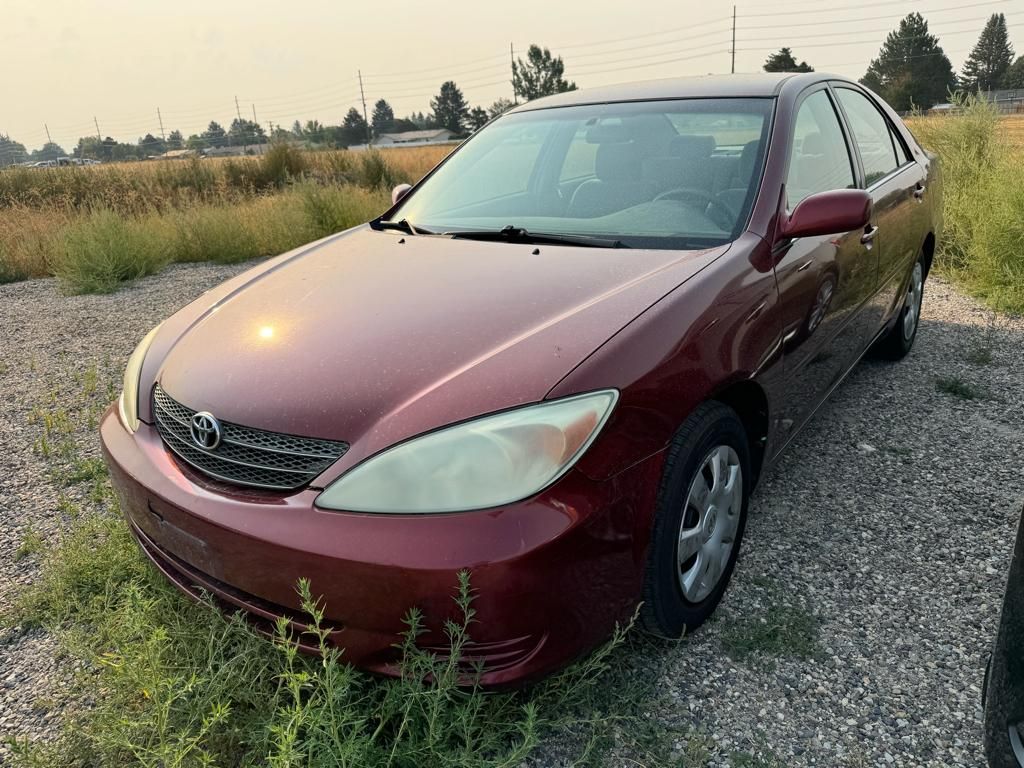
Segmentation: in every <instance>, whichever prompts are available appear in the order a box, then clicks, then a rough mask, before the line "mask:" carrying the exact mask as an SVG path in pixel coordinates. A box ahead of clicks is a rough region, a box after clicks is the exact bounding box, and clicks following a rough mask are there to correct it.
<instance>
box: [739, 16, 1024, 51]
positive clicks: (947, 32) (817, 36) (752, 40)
mask: <svg viewBox="0 0 1024 768" xmlns="http://www.w3.org/2000/svg"><path fill="white" fill-rule="evenodd" d="M1006 15H1008V16H1009V15H1011V14H1006ZM984 21H987V18H980V19H956V20H954V21H949V22H945V23H947V24H966V23H980V22H984ZM892 31H893V28H892V27H884V28H878V29H862V30H858V31H857V32H856V34H860V35H870V34H884V33H886V32H892ZM978 31H979V30H978V28H977V27H970V28H967V27H963V28H960V29H952V30H942V31H932V30H931V29H929V31H928V34H927V35H907V36H901V38H900V39H902V40H913V39H917V38H923V37H943V36H949V35H961V34H966V33H977V32H978ZM850 34H854V33H850V32H823V33H820V34H818V33H816V34H813V35H811V36H810V37H787V38H786V42H787V43H801V42H802V41H803V40H817V39H820V38H822V37H845V36H847V35H850ZM873 39H875V38H872V40H873ZM739 42H741V43H777V42H778V37H762V38H747V39H741V40H740V41H739ZM869 42H870V41H869ZM826 45H832V43H826ZM804 47H809V46H804ZM747 50H749V49H747Z"/></svg>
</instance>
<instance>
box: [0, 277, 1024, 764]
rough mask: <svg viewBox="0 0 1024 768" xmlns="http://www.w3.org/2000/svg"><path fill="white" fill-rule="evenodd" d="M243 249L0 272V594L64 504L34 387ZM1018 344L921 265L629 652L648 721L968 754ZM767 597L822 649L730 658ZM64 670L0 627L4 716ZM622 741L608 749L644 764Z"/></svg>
mask: <svg viewBox="0 0 1024 768" xmlns="http://www.w3.org/2000/svg"><path fill="white" fill-rule="evenodd" d="M242 269H244V265H243V266H234V267H223V266H212V265H205V264H204V265H178V266H173V267H171V268H169V269H167V270H166V271H164V272H163V273H162V274H161V275H159V276H156V277H152V278H148V279H146V280H143V281H141V282H140V283H138V284H137V285H135V286H133V287H130V288H126V289H124V290H122V291H120V292H119V293H117V294H115V295H113V296H98V297H97V296H91V297H85V296H79V297H63V296H60V295H59V293H58V286H57V284H56V283H55V282H54V281H52V280H35V281H30V282H24V283H16V284H12V285H6V286H0V406H2V407H0V456H2V457H3V465H2V472H0V611H2V610H3V609H5V608H6V607H7V606H8V605H9V603H10V601H11V600H12V598H13V596H14V594H15V593H16V591H17V590H18V588H19V586H20V585H22V584H24V583H27V582H29V581H31V579H32V578H33V577H34V575H35V573H36V562H35V558H34V557H33V556H32V555H28V556H27V557H25V556H21V553H19V548H20V547H21V546H22V542H23V541H24V540H25V538H26V534H27V533H28V532H29V531H34V532H36V533H38V534H40V535H41V536H42V537H43V538H44V539H48V538H52V537H53V536H54V535H55V533H56V531H57V530H58V529H59V527H60V526H61V525H62V524H63V518H62V515H61V513H60V512H59V510H58V506H57V503H56V499H57V498H58V494H59V493H60V491H61V490H63V489H58V488H57V486H56V485H55V484H54V483H53V482H51V480H50V479H48V476H47V474H46V468H45V464H44V462H43V460H42V459H40V458H39V457H38V456H37V455H36V454H35V453H34V452H33V449H32V445H33V442H34V441H35V439H36V437H37V435H38V428H37V427H34V426H32V425H30V424H29V416H30V412H31V409H32V407H33V405H35V404H36V403H39V402H41V401H43V400H44V399H45V398H46V397H47V396H48V394H49V391H50V388H51V387H52V386H53V382H55V381H58V382H60V381H66V380H68V378H69V377H73V376H74V375H75V374H76V372H77V374H79V375H80V374H81V372H82V371H84V370H85V369H86V368H87V367H88V366H90V365H95V366H98V367H100V368H102V369H104V370H114V369H118V368H120V367H121V366H122V365H123V363H124V361H125V359H126V357H127V355H128V354H129V352H130V351H131V349H132V347H133V345H134V344H135V342H136V341H137V340H138V339H139V338H141V336H142V335H143V334H144V333H145V331H146V330H148V329H149V328H150V327H152V326H153V325H155V324H156V323H157V322H158V321H159V320H161V319H162V318H164V317H166V316H167V315H168V314H169V313H170V312H172V311H173V310H174V309H176V308H177V307H179V306H181V305H182V304H184V303H186V302H187V301H189V300H191V299H192V298H194V297H195V296H197V295H198V294H200V293H201V292H202V291H203V290H205V289H207V288H209V287H211V286H213V285H215V284H217V283H219V282H220V281H222V280H224V279H226V278H228V277H230V276H232V275H234V274H236V273H238V272H239V271H241V270H242ZM982 350H990V351H991V360H989V361H987V362H983V361H982V360H983V358H984V355H983V354H982ZM1021 360H1024V319H1008V318H1005V317H1004V318H996V317H994V316H993V315H992V313H991V312H988V311H986V310H984V309H982V308H980V307H979V306H978V305H977V304H976V303H975V302H974V301H972V300H969V299H967V298H965V297H963V296H962V295H960V294H959V293H958V292H956V291H955V290H954V289H952V288H951V287H950V286H949V285H947V284H944V283H942V282H941V281H939V280H936V279H933V280H931V281H929V283H928V286H927V288H926V294H925V304H924V316H923V318H922V326H921V330H920V334H919V336H918V340H917V346H916V348H915V350H914V352H913V353H912V354H911V355H910V357H909V358H907V359H906V360H905V361H903V362H901V363H898V364H883V363H875V362H865V363H863V364H861V365H860V366H859V367H858V368H857V369H856V370H855V371H854V372H853V374H851V376H850V377H849V379H848V380H847V381H846V383H845V384H844V385H843V386H842V387H841V388H840V389H839V390H838V391H837V392H836V393H834V394H833V396H832V398H831V400H830V401H829V403H827V404H826V405H825V406H823V408H822V409H821V411H820V412H819V413H818V415H817V416H816V417H815V419H814V420H813V421H812V423H811V424H810V425H809V426H808V427H807V428H806V429H805V430H804V432H803V433H802V434H801V435H800V436H799V437H798V438H797V439H796V440H795V441H794V443H793V445H791V447H790V449H789V451H788V453H787V454H786V456H785V457H784V458H783V460H782V461H781V462H780V464H779V465H778V466H777V467H776V468H775V469H774V470H773V471H772V472H771V473H770V474H769V475H768V476H767V477H766V478H765V479H764V481H763V482H762V484H761V486H760V488H759V490H758V492H757V494H756V496H755V498H754V500H753V503H752V508H751V518H750V521H749V524H748V528H747V534H746V540H745V542H744V549H743V555H742V558H741V561H740V565H739V568H738V570H737V574H736V577H735V578H734V581H733V585H732V587H731V589H730V591H729V592H728V594H727V595H726V599H725V601H724V602H723V604H722V606H721V608H720V610H719V614H718V617H717V619H716V620H714V621H712V622H711V623H710V624H709V625H708V626H707V627H705V628H704V629H702V630H701V631H700V632H698V633H697V634H695V635H694V636H693V637H691V638H690V639H689V640H687V641H685V642H682V643H679V644H674V645H671V646H664V645H663V646H661V647H660V648H659V647H654V648H649V649H647V651H646V652H648V653H649V654H650V657H649V659H648V658H641V659H638V660H636V661H635V662H634V663H636V664H637V668H638V670H640V671H641V672H643V671H644V670H647V671H648V673H649V676H650V677H651V680H650V681H649V683H648V685H649V688H650V690H649V695H650V697H651V698H650V709H651V711H652V714H653V716H654V717H655V719H656V720H657V721H658V729H659V730H658V731H657V733H660V734H661V736H656V737H657V738H663V739H667V740H672V739H677V738H680V737H679V734H685V733H687V732H689V731H691V730H692V729H694V728H696V729H697V730H698V731H699V732H700V733H702V734H704V736H705V738H706V739H707V742H708V744H710V746H711V751H712V753H713V756H712V757H711V762H712V764H713V765H728V764H730V761H737V760H738V758H737V754H738V753H744V752H746V753H757V754H759V755H760V757H759V758H757V760H756V761H754V762H747V763H745V764H747V765H785V766H803V765H814V766H835V765H850V766H868V765H870V766H874V765H894V766H920V765H929V766H932V765H934V766H950V765H956V766H960V765H964V766H981V765H983V764H984V761H983V758H982V750H981V744H980V741H981V728H980V722H981V709H980V690H981V680H982V674H983V670H984V664H985V658H986V654H987V650H988V646H989V642H990V639H991V637H992V635H993V633H994V628H995V622H996V617H997V614H998V610H999V603H1000V597H1001V592H1002V589H1003V586H1004V578H1005V569H1006V566H1007V564H1008V560H1009V555H1010V551H1011V548H1012V536H1013V531H1014V525H1015V523H1016V518H1017V514H1018V513H1019V511H1020V508H1021V503H1022V500H1024V472H1022V467H1024V460H1022V458H1021V457H1022V456H1024V423H1022V422H1024V416H1022V413H1024V388H1022V384H1021V375H1020V361H1021ZM938 378H955V379H959V380H960V381H962V382H964V383H965V384H967V385H968V386H970V387H971V388H972V389H974V390H975V391H976V392H977V393H978V395H979V396H978V397H977V398H975V399H971V400H965V399H961V398H958V397H956V396H954V395H952V394H947V393H946V392H941V391H939V390H938V389H937V387H936V380H937V379H938ZM88 450H91V451H93V453H94V455H95V452H96V451H97V450H98V449H97V448H96V446H95V445H92V446H91V447H90V448H89V449H88ZM64 492H65V493H67V491H64ZM71 493H72V495H73V493H74V491H72V492H71ZM779 604H783V605H792V606H796V608H797V609H798V610H800V611H805V612H808V613H810V614H813V615H814V616H815V617H817V620H818V623H819V628H818V637H817V644H818V651H817V653H816V654H815V655H813V656H812V657H810V658H809V659H799V658H790V657H787V656H785V655H783V656H765V655H760V656H758V655H755V656H754V657H752V658H746V659H742V660H733V659H732V658H730V656H729V655H728V654H727V653H726V651H725V650H724V647H723V642H724V641H725V640H726V639H727V638H728V637H730V634H732V635H733V636H735V634H736V633H737V632H742V631H743V630H742V627H743V626H744V623H745V622H749V621H750V618H751V617H757V616H766V617H767V616H771V615H773V608H774V607H776V606H778V605H779ZM68 674H69V671H68V669H67V661H66V660H64V659H60V658H59V657H58V655H57V650H56V642H55V640H54V639H53V638H52V637H49V636H48V635H47V634H46V633H44V632H41V631H32V632H24V631H22V630H21V629H20V628H17V627H6V628H2V627H0V737H3V736H4V735H31V736H33V737H46V736H48V735H51V734H53V733H54V730H55V728H56V727H57V724H58V723H59V719H60V711H61V706H62V705H61V703H60V701H61V691H62V690H63V689H64V688H65V687H66V681H67V675H68ZM627 736H628V734H627ZM683 738H685V736H684V737H683ZM617 741H618V743H617V744H616V745H615V746H613V751H612V755H613V757H612V761H613V762H614V763H615V764H619V763H620V762H621V763H622V764H627V763H628V764H646V765H655V764H659V763H658V762H656V761H653V760H650V759H647V760H642V761H637V760H636V757H635V754H637V753H636V752H635V751H633V750H632V748H631V747H630V745H629V743H628V742H629V739H628V738H627V739H626V742H627V743H623V741H622V739H621V738H620V739H617ZM571 746H572V745H571V743H569V742H566V743H564V744H559V743H558V740H556V741H555V743H553V744H551V745H549V746H548V747H547V748H546V749H545V750H544V751H543V752H542V754H541V756H540V758H539V763H538V764H550V763H554V762H560V760H559V758H558V755H560V754H561V753H562V750H563V749H565V748H568V747H571ZM661 746H664V745H661ZM5 749H6V747H4V746H0V764H2V763H3V762H4V754H5ZM667 751H668V752H671V746H670V745H669V747H668V748H667ZM631 752H632V754H630V753H631ZM620 753H621V761H620V760H619V759H618V757H619V756H620Z"/></svg>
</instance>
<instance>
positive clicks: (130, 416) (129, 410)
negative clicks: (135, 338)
mask: <svg viewBox="0 0 1024 768" xmlns="http://www.w3.org/2000/svg"><path fill="white" fill-rule="evenodd" d="M159 330H160V326H159V325H158V326H157V327H156V328H154V329H153V330H152V331H150V332H149V333H147V334H146V337H145V338H144V339H143V340H142V341H140V342H139V346H137V347H136V348H135V351H134V352H132V356H131V357H129V358H128V365H126V366H125V369H124V386H123V387H122V388H121V397H120V398H119V399H118V401H117V412H118V413H119V414H120V416H121V423H122V424H124V428H125V429H127V430H128V431H129V432H134V431H135V430H137V429H138V428H139V377H140V376H141V375H142V361H143V360H145V359H146V352H148V351H149V345H150V344H152V343H153V338H154V337H155V336H156V332H157V331H159Z"/></svg>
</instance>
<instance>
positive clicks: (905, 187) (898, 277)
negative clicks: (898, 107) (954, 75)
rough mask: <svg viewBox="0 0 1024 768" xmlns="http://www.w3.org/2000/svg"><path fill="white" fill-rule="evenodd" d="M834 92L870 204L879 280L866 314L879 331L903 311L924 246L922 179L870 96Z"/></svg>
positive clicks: (847, 87) (840, 86) (850, 90)
mask: <svg viewBox="0 0 1024 768" xmlns="http://www.w3.org/2000/svg"><path fill="white" fill-rule="evenodd" d="M832 87H833V90H834V93H835V94H836V96H837V98H838V101H839V105H840V107H841V108H842V112H843V115H844V117H845V118H846V124H847V126H848V127H849V133H850V134H851V136H852V137H853V140H854V145H855V147H856V150H857V159H858V165H859V166H860V174H861V184H862V185H863V186H864V188H865V189H866V190H867V191H868V192H869V193H870V194H871V198H872V200H874V208H875V224H876V226H877V227H878V233H877V236H876V238H875V243H876V249H877V253H878V273H879V274H878V277H879V279H878V293H877V294H875V296H874V297H873V298H872V301H871V302H870V304H869V307H868V314H869V315H870V317H871V323H872V325H873V327H874V331H875V332H877V331H879V330H881V328H882V326H883V325H884V324H885V322H886V321H887V320H888V319H889V318H890V317H892V315H893V314H894V313H895V312H897V311H899V309H900V308H901V307H902V302H903V293H904V291H905V290H906V285H907V278H908V277H909V275H910V270H911V267H912V266H913V264H914V261H915V260H916V259H917V257H918V254H919V253H920V250H921V245H922V244H923V243H924V237H925V234H926V233H927V228H928V207H927V206H926V205H923V204H922V203H923V202H924V197H925V195H926V194H927V190H926V189H925V187H924V184H925V181H926V176H925V171H924V169H923V168H922V167H921V166H920V165H918V164H917V163H916V162H915V161H914V160H913V158H912V155H911V153H910V150H909V149H908V148H907V146H906V144H905V143H904V142H903V139H902V137H901V136H900V135H899V132H898V131H897V130H896V129H895V127H894V126H893V125H892V124H891V123H890V121H889V118H888V117H887V116H886V115H885V114H884V113H883V112H882V110H881V109H879V107H878V105H877V104H875V102H874V100H873V99H872V98H871V97H870V96H869V95H868V94H866V93H865V92H864V91H862V90H860V89H859V88H856V87H855V86H853V85H851V84H849V83H833V84H832Z"/></svg>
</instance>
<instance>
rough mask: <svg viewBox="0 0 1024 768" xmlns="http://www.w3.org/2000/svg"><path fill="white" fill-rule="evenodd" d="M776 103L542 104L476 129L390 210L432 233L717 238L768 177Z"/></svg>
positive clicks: (650, 242)
mask: <svg viewBox="0 0 1024 768" xmlns="http://www.w3.org/2000/svg"><path fill="white" fill-rule="evenodd" d="M772 105H773V101H772V100H771V99H683V100H666V101H651V102H632V103H618V104H598V105H584V106H575V107H561V108H556V109H538V110H534V111H530V112H520V113H516V114H512V115H506V116H505V117H502V118H500V119H499V120H497V121H495V122H494V123H492V124H490V125H489V126H487V127H486V128H484V129H483V130H481V131H480V132H479V133H478V134H476V135H475V136H473V138H472V139H470V140H469V141H468V142H466V144H465V145H463V147H461V148H460V149H459V150H458V151H457V152H456V153H455V154H453V155H452V156H451V157H450V158H449V159H448V161H446V162H445V163H444V165H442V166H441V167H440V168H439V169H438V170H437V171H436V172H435V173H434V174H433V175H432V176H431V177H429V178H428V179H426V180H425V181H424V182H423V183H422V184H421V185H420V187H418V188H417V189H416V190H415V191H414V192H413V193H412V194H410V195H409V196H408V197H407V198H406V199H405V200H403V201H402V203H401V204H400V206H399V207H398V209H396V210H395V211H393V212H392V214H391V216H390V218H391V219H392V220H396V221H398V220H406V221H408V222H409V223H411V224H412V225H413V226H415V227H417V228H423V230H424V231H428V232H434V233H441V232H472V231H474V230H479V231H481V232H493V231H499V230H502V229H503V228H507V227H515V228H517V229H522V230H526V231H528V232H530V233H546V234H565V235H580V236H598V237H609V238H615V239H616V240H617V241H621V243H622V244H623V245H626V246H629V247H634V248H693V247H705V246H710V245H717V244H721V243H724V242H728V241H730V240H733V239H735V237H736V236H737V235H738V234H739V233H740V231H741V230H742V228H743V227H744V225H745V224H746V221H747V216H748V213H749V211H750V207H751V205H752V204H753V200H754V196H755V193H756V190H757V186H758V183H759V181H760V174H761V167H762V165H763V163H762V158H763V156H764V147H765V143H766V136H767V133H768V123H769V119H770V115H771V109H772Z"/></svg>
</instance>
